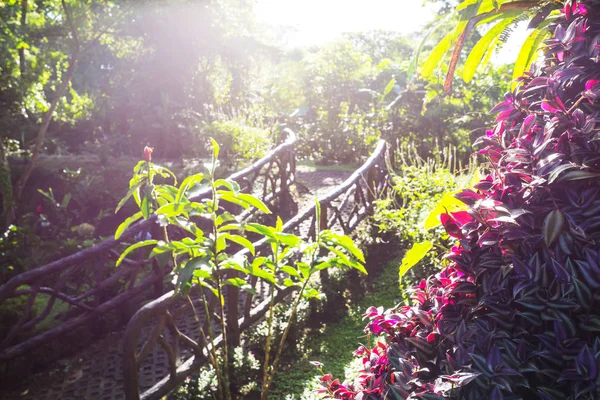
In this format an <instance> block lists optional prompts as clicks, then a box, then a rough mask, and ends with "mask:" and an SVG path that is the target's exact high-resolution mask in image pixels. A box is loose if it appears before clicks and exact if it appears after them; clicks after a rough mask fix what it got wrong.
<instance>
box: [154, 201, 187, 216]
mask: <svg viewBox="0 0 600 400" xmlns="http://www.w3.org/2000/svg"><path fill="white" fill-rule="evenodd" d="M156 214H158V215H164V216H166V217H175V216H178V215H184V216H186V217H188V213H187V212H186V207H185V204H181V203H169V204H165V205H164V206H162V207H160V208H159V209H158V210H156Z"/></svg>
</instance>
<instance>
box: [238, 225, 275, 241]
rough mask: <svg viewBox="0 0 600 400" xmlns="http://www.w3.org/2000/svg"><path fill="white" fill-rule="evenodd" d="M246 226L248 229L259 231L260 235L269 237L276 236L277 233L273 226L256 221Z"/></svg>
mask: <svg viewBox="0 0 600 400" xmlns="http://www.w3.org/2000/svg"><path fill="white" fill-rule="evenodd" d="M245 226H246V230H247V231H249V232H254V233H258V234H259V235H263V236H266V237H269V238H274V237H275V233H277V231H276V230H275V229H274V228H271V227H270V226H266V225H261V224H257V223H254V222H251V223H249V224H246V225H245Z"/></svg>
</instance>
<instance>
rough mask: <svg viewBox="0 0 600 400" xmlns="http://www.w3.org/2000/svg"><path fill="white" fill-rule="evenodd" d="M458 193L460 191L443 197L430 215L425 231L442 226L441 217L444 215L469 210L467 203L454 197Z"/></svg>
mask: <svg viewBox="0 0 600 400" xmlns="http://www.w3.org/2000/svg"><path fill="white" fill-rule="evenodd" d="M456 193H458V191H456V192H450V193H446V194H445V195H444V196H442V198H441V199H440V201H439V203H438V204H437V205H436V206H435V208H434V209H433V211H432V212H431V213H429V216H428V217H427V219H426V220H425V229H431V228H434V227H436V226H438V225H440V224H441V221H440V215H442V214H446V213H449V212H455V211H463V210H468V209H469V207H468V206H467V205H466V204H465V203H463V202H462V201H460V200H458V199H457V198H456V197H454V195H455V194H456Z"/></svg>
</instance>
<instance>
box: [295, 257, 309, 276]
mask: <svg viewBox="0 0 600 400" xmlns="http://www.w3.org/2000/svg"><path fill="white" fill-rule="evenodd" d="M296 267H297V268H298V271H300V273H301V274H302V276H303V277H304V279H308V278H309V277H310V265H308V263H305V262H303V261H298V262H297V263H296Z"/></svg>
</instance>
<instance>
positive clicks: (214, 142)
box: [210, 138, 219, 162]
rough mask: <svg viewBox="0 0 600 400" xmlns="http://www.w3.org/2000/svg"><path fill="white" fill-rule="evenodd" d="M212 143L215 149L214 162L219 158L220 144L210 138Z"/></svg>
mask: <svg viewBox="0 0 600 400" xmlns="http://www.w3.org/2000/svg"><path fill="white" fill-rule="evenodd" d="M210 143H211V144H212V149H213V162H214V161H216V160H217V159H218V158H219V143H217V141H216V140H215V139H213V138H210Z"/></svg>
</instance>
